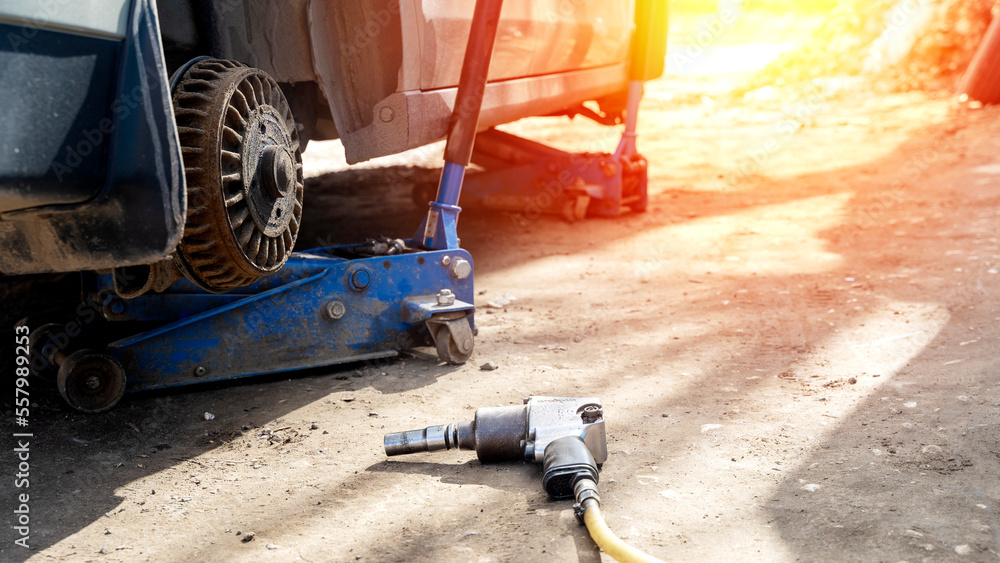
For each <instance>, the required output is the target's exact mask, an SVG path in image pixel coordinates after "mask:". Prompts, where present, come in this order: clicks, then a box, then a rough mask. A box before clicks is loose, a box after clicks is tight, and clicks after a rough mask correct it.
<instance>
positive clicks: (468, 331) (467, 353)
mask: <svg viewBox="0 0 1000 563" xmlns="http://www.w3.org/2000/svg"><path fill="white" fill-rule="evenodd" d="M428 326H429V328H430V331H431V335H432V336H433V337H434V347H435V348H437V353H438V360H440V361H442V362H445V363H447V364H455V365H457V364H464V363H465V362H466V361H467V360H468V359H469V358H470V357H471V356H472V351H473V349H475V346H476V343H475V338H474V337H473V335H472V328H471V327H470V326H469V319H468V317H466V316H465V314H464V313H446V314H445V315H441V316H436V317H434V318H432V319H431V320H430V321H428Z"/></svg>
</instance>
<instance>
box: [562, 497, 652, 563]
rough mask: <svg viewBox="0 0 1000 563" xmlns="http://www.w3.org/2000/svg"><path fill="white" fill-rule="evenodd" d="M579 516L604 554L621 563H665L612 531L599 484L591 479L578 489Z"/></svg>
mask: <svg viewBox="0 0 1000 563" xmlns="http://www.w3.org/2000/svg"><path fill="white" fill-rule="evenodd" d="M575 489H576V499H577V502H578V504H577V507H578V508H577V515H578V517H579V514H580V513H582V514H583V519H582V520H583V524H585V525H586V526H587V531H588V532H590V537H591V538H593V539H594V543H596V544H597V546H598V547H600V548H601V549H602V550H604V553H607V554H608V555H609V556H611V558H612V559H614V560H615V561H618V562H619V563H664V562H663V560H662V559H657V558H656V557H653V556H652V555H649V554H648V553H645V552H643V551H640V550H639V549H636V548H634V547H632V546H631V545H629V544H627V543H625V542H624V541H623V540H622V539H621V538H619V537H618V536H616V535H615V533H614V532H612V531H611V528H609V527H608V525H607V524H606V523H605V522H604V515H603V514H601V500H600V497H599V496H597V483H594V482H593V481H591V480H589V479H582V480H580V481H579V482H578V483H577V485H576V487H575Z"/></svg>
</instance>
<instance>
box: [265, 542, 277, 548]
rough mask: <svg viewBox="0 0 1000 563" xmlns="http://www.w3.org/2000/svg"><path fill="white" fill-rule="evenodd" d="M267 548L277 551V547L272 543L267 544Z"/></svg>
mask: <svg viewBox="0 0 1000 563" xmlns="http://www.w3.org/2000/svg"><path fill="white" fill-rule="evenodd" d="M267 548H268V549H278V546H276V545H274V544H273V543H269V544H267Z"/></svg>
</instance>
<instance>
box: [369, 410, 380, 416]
mask: <svg viewBox="0 0 1000 563" xmlns="http://www.w3.org/2000/svg"><path fill="white" fill-rule="evenodd" d="M368 416H378V413H377V412H375V411H371V412H370V413H368Z"/></svg>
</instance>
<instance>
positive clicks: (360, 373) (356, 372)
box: [351, 369, 365, 377]
mask: <svg viewBox="0 0 1000 563" xmlns="http://www.w3.org/2000/svg"><path fill="white" fill-rule="evenodd" d="M351 375H353V376H354V377H364V376H365V374H364V373H362V372H361V370H359V369H356V370H354V373H352V374H351Z"/></svg>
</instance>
